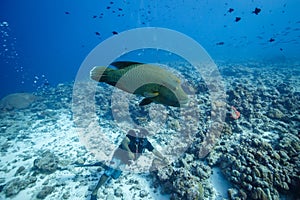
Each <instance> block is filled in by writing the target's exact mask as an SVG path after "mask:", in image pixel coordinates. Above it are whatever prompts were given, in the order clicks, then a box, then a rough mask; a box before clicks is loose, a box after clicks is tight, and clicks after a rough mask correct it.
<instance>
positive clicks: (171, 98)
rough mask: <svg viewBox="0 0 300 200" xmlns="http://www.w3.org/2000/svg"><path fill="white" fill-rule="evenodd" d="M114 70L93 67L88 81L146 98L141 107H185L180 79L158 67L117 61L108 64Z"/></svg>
mask: <svg viewBox="0 0 300 200" xmlns="http://www.w3.org/2000/svg"><path fill="white" fill-rule="evenodd" d="M110 65H112V66H114V67H116V69H113V68H109V67H104V66H96V67H94V68H93V69H92V70H91V71H90V77H91V79H93V80H95V81H98V82H105V83H107V84H109V85H112V86H114V87H117V88H119V89H121V90H124V91H126V92H128V93H131V94H136V95H141V96H143V97H145V98H144V99H143V100H142V101H141V102H140V104H139V105H140V106H143V105H147V104H150V103H152V102H154V103H158V104H163V105H167V106H174V107H180V106H183V105H185V104H187V103H188V96H187V94H186V93H185V92H184V91H183V89H182V87H181V84H180V79H179V78H178V77H176V76H175V75H174V74H173V73H172V72H170V71H168V70H166V69H163V68H162V67H160V66H157V65H150V64H143V63H137V62H127V61H119V62H113V63H112V64H110Z"/></svg>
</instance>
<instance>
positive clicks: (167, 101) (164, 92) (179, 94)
mask: <svg viewBox="0 0 300 200" xmlns="http://www.w3.org/2000/svg"><path fill="white" fill-rule="evenodd" d="M158 93H159V95H158V96H157V97H156V98H155V99H154V100H155V101H157V102H158V103H161V104H164V105H169V106H174V107H181V106H185V105H186V104H187V103H188V102H189V98H188V96H187V94H186V93H185V92H184V90H183V89H182V87H181V85H180V84H179V83H178V84H177V85H176V86H175V87H173V86H171V87H170V85H167V84H164V85H162V86H161V87H160V88H159V91H158Z"/></svg>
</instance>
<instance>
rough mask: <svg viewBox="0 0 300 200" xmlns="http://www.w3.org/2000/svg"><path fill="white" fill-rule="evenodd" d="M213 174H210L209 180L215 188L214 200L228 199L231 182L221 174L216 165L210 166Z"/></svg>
mask: <svg viewBox="0 0 300 200" xmlns="http://www.w3.org/2000/svg"><path fill="white" fill-rule="evenodd" d="M212 171H213V174H212V175H211V176H210V181H211V183H212V186H213V187H214V189H215V193H216V198H215V199H216V200H221V199H228V193H227V191H228V189H229V188H231V183H230V182H229V181H228V180H227V179H226V178H225V176H224V175H223V174H222V172H221V169H220V168H218V167H213V168H212Z"/></svg>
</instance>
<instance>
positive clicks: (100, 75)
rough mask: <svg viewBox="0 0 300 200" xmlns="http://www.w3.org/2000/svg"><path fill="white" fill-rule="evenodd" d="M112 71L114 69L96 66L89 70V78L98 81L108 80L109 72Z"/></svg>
mask: <svg viewBox="0 0 300 200" xmlns="http://www.w3.org/2000/svg"><path fill="white" fill-rule="evenodd" d="M110 71H114V69H110V68H107V67H103V66H96V67H94V68H93V69H92V70H91V72H90V77H91V79H93V80H95V81H98V82H109V72H110Z"/></svg>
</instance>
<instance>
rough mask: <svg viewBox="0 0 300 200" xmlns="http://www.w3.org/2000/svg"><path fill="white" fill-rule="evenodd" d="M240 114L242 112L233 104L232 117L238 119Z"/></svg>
mask: <svg viewBox="0 0 300 200" xmlns="http://www.w3.org/2000/svg"><path fill="white" fill-rule="evenodd" d="M240 116H241V113H240V112H239V111H238V110H237V109H236V108H235V107H234V106H231V118H233V119H235V120H237V119H238V118H240Z"/></svg>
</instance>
